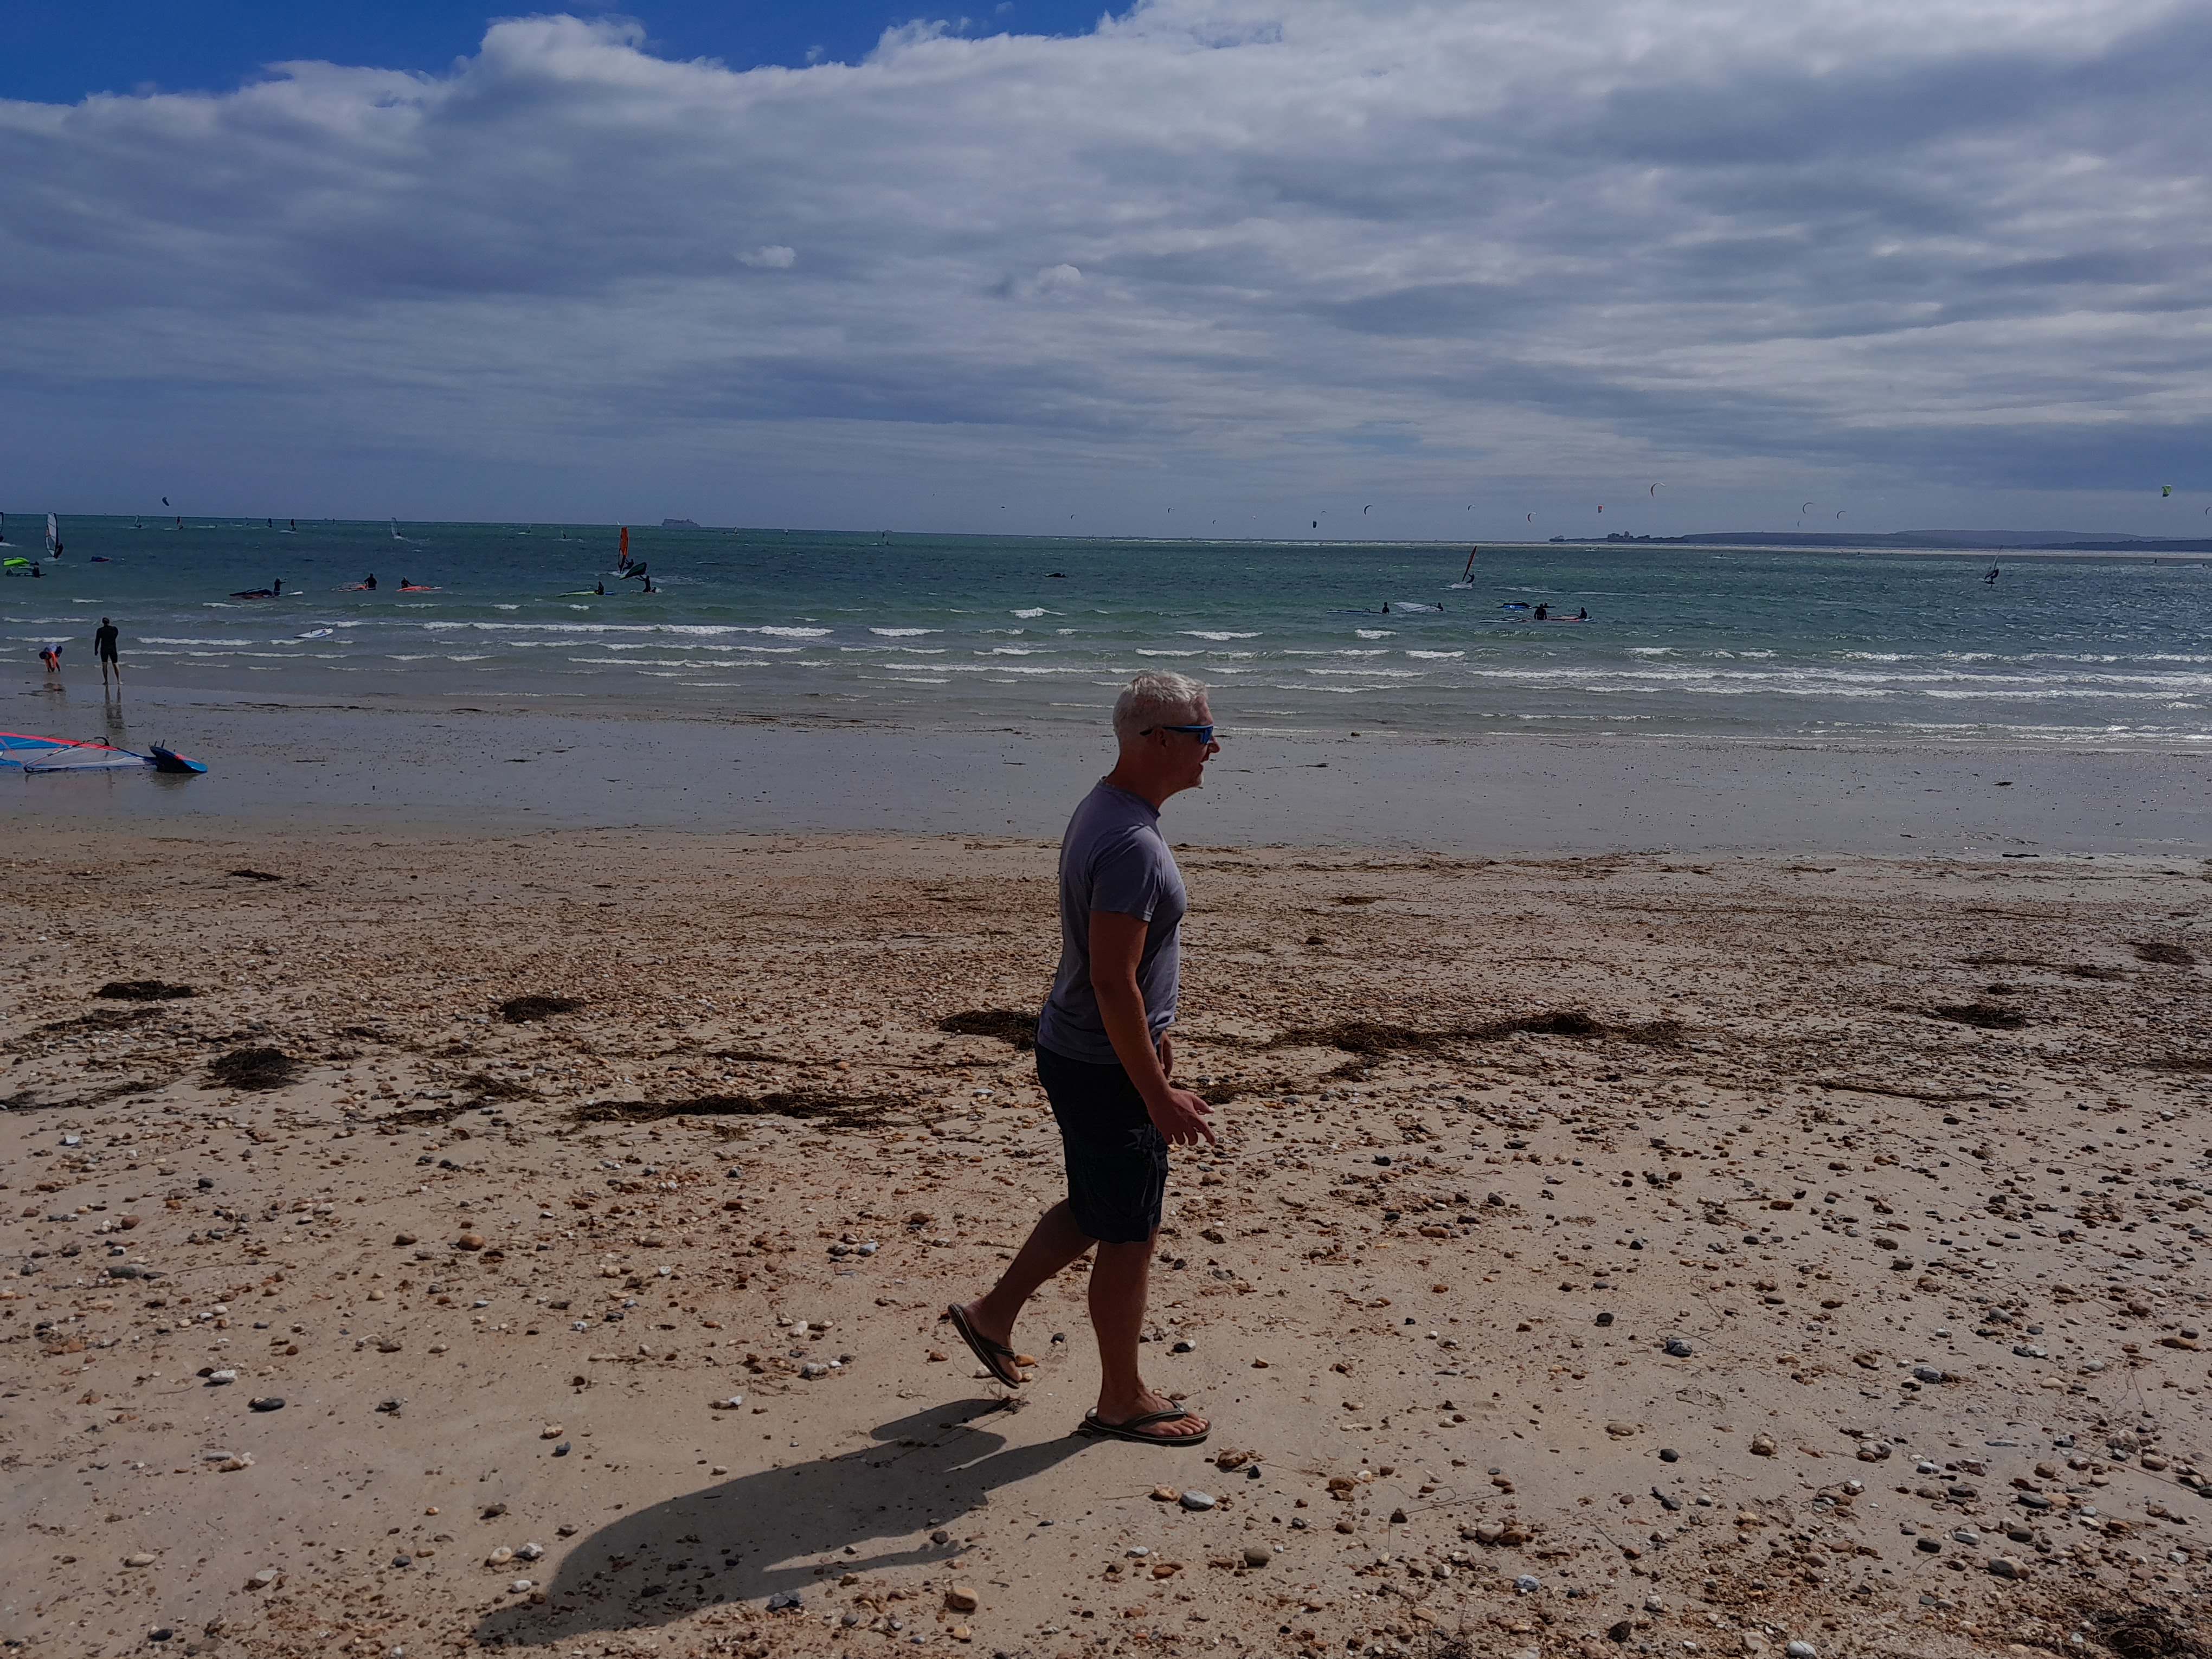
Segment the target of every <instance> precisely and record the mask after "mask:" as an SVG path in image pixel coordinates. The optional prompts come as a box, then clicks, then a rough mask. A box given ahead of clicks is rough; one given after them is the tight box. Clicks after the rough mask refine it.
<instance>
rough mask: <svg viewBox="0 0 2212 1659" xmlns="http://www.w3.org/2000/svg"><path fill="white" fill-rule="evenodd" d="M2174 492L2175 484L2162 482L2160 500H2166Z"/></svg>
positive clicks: (2159, 491) (2159, 490)
mask: <svg viewBox="0 0 2212 1659" xmlns="http://www.w3.org/2000/svg"><path fill="white" fill-rule="evenodd" d="M2172 494H2173V486H2172V484H2160V486H2159V487H2158V498H2159V500H2160V501H2164V500H2165V499H2166V497H2167V496H2168V495H2172Z"/></svg>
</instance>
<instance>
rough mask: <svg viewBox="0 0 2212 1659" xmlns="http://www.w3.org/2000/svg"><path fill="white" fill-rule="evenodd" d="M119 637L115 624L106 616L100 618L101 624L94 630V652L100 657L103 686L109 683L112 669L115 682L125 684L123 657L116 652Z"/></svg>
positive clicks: (101, 682)
mask: <svg viewBox="0 0 2212 1659" xmlns="http://www.w3.org/2000/svg"><path fill="white" fill-rule="evenodd" d="M119 637H120V635H118V633H117V632H116V628H115V624H114V623H112V622H110V621H109V620H108V619H107V618H106V617H101V618H100V626H99V627H98V628H96V629H94V630H93V634H92V654H93V655H94V656H95V657H97V658H99V659H100V684H102V685H103V686H104V685H106V684H107V676H108V672H109V671H110V670H112V671H114V674H115V683H116V684H118V685H120V684H123V659H121V658H120V657H118V656H117V655H116V654H115V642H116V641H117V640H118V638H119Z"/></svg>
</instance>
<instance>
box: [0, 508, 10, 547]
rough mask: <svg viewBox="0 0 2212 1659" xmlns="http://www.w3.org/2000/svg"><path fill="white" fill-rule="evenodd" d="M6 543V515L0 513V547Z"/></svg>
mask: <svg viewBox="0 0 2212 1659" xmlns="http://www.w3.org/2000/svg"><path fill="white" fill-rule="evenodd" d="M7 545H8V515H7V514H6V513H0V547H5V546H7Z"/></svg>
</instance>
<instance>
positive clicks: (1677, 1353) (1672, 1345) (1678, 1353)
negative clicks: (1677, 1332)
mask: <svg viewBox="0 0 2212 1659" xmlns="http://www.w3.org/2000/svg"><path fill="white" fill-rule="evenodd" d="M1667 1352H1668V1353H1669V1354H1671V1355H1673V1356H1674V1358H1677V1359H1687V1358H1689V1357H1690V1356H1691V1355H1692V1354H1693V1353H1695V1352H1697V1350H1696V1349H1695V1348H1693V1347H1692V1346H1690V1341H1689V1339H1688V1338H1687V1337H1682V1336H1670V1337H1668V1339H1667Z"/></svg>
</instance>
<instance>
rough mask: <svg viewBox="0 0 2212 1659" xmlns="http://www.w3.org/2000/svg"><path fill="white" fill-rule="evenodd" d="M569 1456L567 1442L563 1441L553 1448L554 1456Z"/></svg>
mask: <svg viewBox="0 0 2212 1659" xmlns="http://www.w3.org/2000/svg"><path fill="white" fill-rule="evenodd" d="M553 1455H554V1456H556V1457H566V1456H567V1455H568V1442H567V1441H565V1440H563V1441H562V1443H560V1444H559V1445H557V1446H556V1447H554V1448H553Z"/></svg>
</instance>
